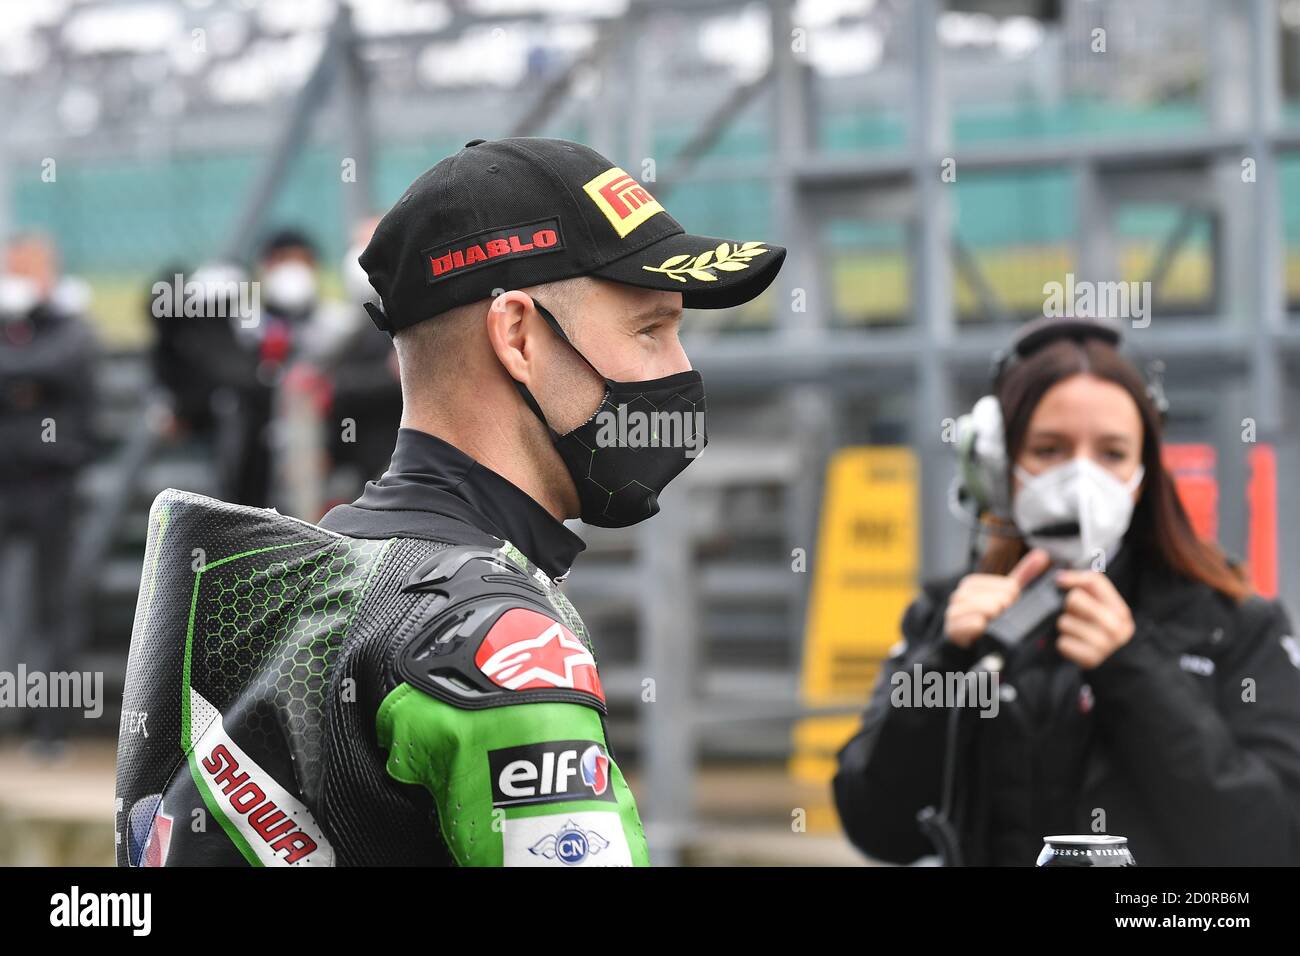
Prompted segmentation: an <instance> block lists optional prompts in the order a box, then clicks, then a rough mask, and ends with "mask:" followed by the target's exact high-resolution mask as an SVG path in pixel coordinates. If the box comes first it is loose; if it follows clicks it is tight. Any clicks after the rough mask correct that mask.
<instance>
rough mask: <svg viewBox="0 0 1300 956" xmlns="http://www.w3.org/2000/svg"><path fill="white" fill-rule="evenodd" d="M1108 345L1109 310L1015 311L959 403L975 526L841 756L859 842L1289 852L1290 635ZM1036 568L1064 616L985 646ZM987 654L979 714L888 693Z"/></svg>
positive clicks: (1190, 861)
mask: <svg viewBox="0 0 1300 956" xmlns="http://www.w3.org/2000/svg"><path fill="white" fill-rule="evenodd" d="M1117 345H1118V334H1117V332H1116V331H1115V330H1114V328H1113V327H1109V326H1106V325H1104V324H1100V323H1091V322H1086V321H1082V320H1078V321H1063V320H1039V321H1038V322H1035V323H1031V324H1030V325H1028V326H1027V327H1026V328H1025V329H1023V330H1022V331H1021V333H1020V334H1019V335H1018V336H1017V338H1016V340H1015V343H1014V345H1013V347H1012V349H1011V352H1010V358H1009V360H1008V361H1007V362H1006V363H1005V364H1004V365H1003V367H1002V370H1001V371H1000V373H999V375H998V378H997V381H996V383H995V386H994V395H993V396H991V397H988V398H986V399H984V400H982V401H981V403H980V404H978V405H977V406H976V409H975V412H974V413H973V416H972V420H978V424H977V425H976V426H975V427H974V436H975V438H974V441H973V443H972V447H973V448H974V450H975V451H974V454H975V455H976V459H977V460H976V465H977V467H978V469H979V470H978V472H977V474H978V476H979V478H978V480H976V479H971V480H970V482H968V483H969V484H972V485H978V484H980V483H981V482H982V483H983V484H984V485H985V486H986V487H985V489H984V491H983V492H982V493H981V494H978V495H977V500H980V501H981V503H982V504H983V505H984V510H985V514H984V519H985V522H986V525H985V527H986V528H988V529H991V530H992V531H993V532H994V535H993V537H992V539H991V543H990V544H989V545H988V547H987V549H986V550H985V553H984V554H983V556H982V558H981V559H980V560H979V561H978V563H977V566H975V567H974V568H972V569H971V570H970V571H969V573H966V574H963V575H960V576H957V577H953V578H951V579H948V580H946V581H942V582H938V583H935V584H932V585H929V586H927V587H926V588H925V589H924V591H923V593H922V594H921V595H920V596H919V597H918V598H917V599H916V601H915V602H914V603H913V604H912V605H911V606H910V607H909V608H908V610H907V612H906V614H905V616H904V618H903V622H902V630H903V642H902V645H901V647H900V648H898V649H897V650H896V651H895V652H894V654H893V656H891V657H890V659H889V660H888V661H886V662H885V664H884V666H883V672H882V675H881V679H880V681H879V683H878V684H877V686H876V689H875V691H874V692H873V695H872V698H871V702H870V705H869V706H868V708H867V711H866V715H865V717H864V720H863V723H862V728H861V730H860V731H859V733H858V734H857V735H856V736H854V737H853V739H852V740H850V741H849V742H848V743H847V744H846V745H845V746H844V748H843V749H842V750H841V751H840V753H839V757H838V759H839V770H838V773H837V774H836V776H835V780H834V796H835V801H836V804H837V807H838V810H839V813H840V817H841V820H842V821H843V824H844V828H845V830H846V831H847V833H848V836H849V837H850V839H851V840H852V841H853V843H854V844H855V845H856V846H857V847H858V848H859V849H861V850H862V851H863V852H864V853H866V854H868V855H869V856H871V857H874V858H877V859H880V860H884V861H889V862H896V863H909V862H913V861H916V860H918V859H919V858H921V857H924V856H927V855H929V854H932V853H933V852H934V851H935V849H936V847H938V848H939V849H940V851H941V852H940V855H941V857H943V858H945V860H946V862H949V863H954V862H964V863H966V864H975V865H989V864H992V865H1013V866H1027V865H1030V864H1032V863H1033V861H1034V860H1035V858H1036V857H1037V855H1038V853H1039V851H1040V850H1041V849H1042V846H1043V838H1044V837H1045V836H1047V835H1050V834H1090V833H1103V832H1104V833H1112V834H1119V835H1123V836H1126V837H1127V838H1128V841H1129V847H1130V849H1131V851H1132V853H1133V856H1134V858H1135V859H1136V861H1137V864H1138V865H1139V866H1145V865H1162V864H1180V865H1233V864H1286V865H1297V864H1300V646H1297V643H1296V638H1295V637H1294V631H1293V629H1292V626H1291V624H1290V622H1289V620H1288V618H1287V615H1286V613H1285V611H1284V610H1283V608H1282V607H1281V606H1280V605H1279V604H1278V603H1276V602H1273V601H1268V600H1265V599H1263V598H1261V597H1259V596H1256V595H1253V594H1252V593H1251V589H1250V587H1249V586H1248V584H1247V583H1246V580H1245V577H1244V575H1243V574H1242V571H1241V569H1240V568H1239V567H1237V566H1236V565H1235V564H1234V563H1232V562H1230V561H1229V560H1228V559H1227V558H1226V557H1225V556H1224V554H1223V552H1222V551H1220V549H1219V548H1218V547H1217V546H1216V545H1215V544H1214V543H1212V542H1209V541H1205V540H1202V539H1200V538H1198V537H1197V536H1196V534H1195V533H1194V531H1193V529H1192V526H1191V524H1190V522H1189V520H1188V517H1187V514H1186V513H1185V511H1184V509H1183V506H1182V504H1181V503H1180V501H1179V499H1178V496H1177V493H1176V490H1175V487H1174V483H1173V480H1172V478H1171V477H1170V474H1169V472H1168V471H1166V469H1165V466H1164V465H1163V464H1162V460H1161V427H1162V422H1161V415H1160V413H1159V411H1158V410H1157V406H1156V404H1155V403H1154V402H1153V394H1154V393H1149V390H1148V387H1147V385H1146V383H1145V382H1144V381H1143V377H1142V375H1141V374H1140V373H1139V372H1138V370H1137V369H1136V368H1135V367H1134V366H1133V365H1132V364H1131V363H1130V362H1129V361H1128V360H1126V359H1125V358H1123V357H1122V356H1121V355H1120V353H1119V352H1118V351H1117ZM1004 423H1005V424H1004ZM1044 573H1046V574H1050V575H1054V577H1055V586H1056V588H1058V589H1059V592H1060V593H1062V594H1063V595H1064V605H1063V607H1062V608H1060V611H1059V613H1052V614H1051V616H1049V617H1047V619H1046V620H1045V621H1044V622H1043V624H1042V625H1041V626H1040V627H1039V628H1038V629H1037V630H1035V631H1033V632H1031V633H1030V634H1029V635H1028V636H1027V637H1025V638H1024V640H1022V641H1021V642H1020V643H1018V644H1016V645H1014V646H1012V647H1009V648H1008V647H1006V646H1003V645H998V644H995V643H993V642H992V639H991V638H990V637H989V636H987V635H986V630H987V629H988V627H989V624H990V622H991V621H993V620H994V619H995V618H997V617H998V615H999V614H1001V613H1002V612H1003V611H1005V610H1006V609H1007V608H1009V607H1011V606H1012V605H1013V604H1014V603H1015V602H1016V601H1017V599H1018V598H1019V597H1020V596H1021V595H1022V593H1023V592H1024V590H1025V589H1026V587H1027V586H1028V585H1029V584H1030V583H1031V582H1032V581H1034V579H1036V578H1038V577H1039V576H1040V575H1042V574H1044ZM991 654H992V655H996V656H993V657H989V656H986V655H991ZM980 663H982V664H983V669H984V670H989V671H992V672H994V673H997V672H998V671H999V670H1000V684H1001V686H1000V687H999V688H998V698H999V701H998V703H999V707H998V708H997V710H996V711H994V712H993V713H992V715H991V717H990V719H984V718H985V716H986V715H985V714H978V715H977V714H965V713H963V711H964V710H967V709H969V708H962V707H960V706H958V707H952V706H951V704H949V705H948V706H909V704H908V701H907V696H910V695H905V696H904V697H901V698H895V697H894V691H895V690H896V688H898V687H900V686H903V681H904V680H906V679H911V678H913V677H914V676H915V675H918V674H922V675H927V676H928V675H931V674H935V673H937V674H938V675H939V676H940V677H942V676H943V675H947V674H951V673H960V672H966V671H970V670H971V669H972V668H976V667H977V664H980ZM945 703H947V702H945ZM946 782H947V783H946ZM935 808H940V809H939V811H938V812H937V813H936V810H935ZM922 816H923V817H924V819H925V820H926V823H925V824H924V825H923V824H922V823H921V822H919V819H920V818H921V817H922ZM932 841H933V842H932Z"/></svg>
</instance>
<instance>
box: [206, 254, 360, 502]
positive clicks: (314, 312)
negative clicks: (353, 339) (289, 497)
mask: <svg viewBox="0 0 1300 956" xmlns="http://www.w3.org/2000/svg"><path fill="white" fill-rule="evenodd" d="M254 276H255V278H256V280H257V282H258V290H259V291H258V296H257V298H256V301H257V310H256V314H255V315H254V316H253V317H252V318H251V320H250V321H248V322H240V323H239V326H238V328H237V332H238V334H239V337H240V340H241V342H242V343H243V344H244V345H245V347H247V348H249V349H251V350H252V351H253V353H254V354H255V355H256V362H255V374H254V384H253V386H252V388H251V389H250V390H249V391H248V392H247V393H245V394H242V395H241V401H240V404H239V409H238V413H237V422H238V427H237V437H236V439H235V441H234V446H235V448H236V449H237V450H236V451H235V453H234V461H235V462H236V465H235V468H234V477H233V482H232V488H233V492H232V500H233V501H234V502H236V503H238V504H247V505H255V506H266V505H269V504H271V503H272V502H273V500H274V499H275V497H276V491H275V486H276V484H277V483H278V482H282V481H283V475H284V467H283V466H284V465H285V462H284V459H285V458H286V457H288V458H296V459H302V458H305V457H307V456H305V455H302V454H300V453H298V451H299V450H298V449H295V448H294V447H293V443H292V442H291V441H290V442H289V443H288V445H289V447H283V443H280V442H278V441H277V436H276V434H274V428H273V426H274V424H275V420H276V419H277V418H283V417H284V413H283V410H282V409H279V408H278V406H279V404H280V398H281V389H282V387H286V386H287V387H288V388H290V389H291V390H293V391H294V392H295V393H308V394H309V395H311V396H312V402H313V404H314V405H316V406H320V405H324V404H328V401H329V384H328V381H327V380H326V379H325V378H324V377H323V376H321V375H320V374H319V373H318V368H319V366H320V364H321V363H322V361H323V360H324V357H325V356H328V355H332V354H334V353H335V350H337V348H338V343H339V341H340V340H341V339H342V338H343V332H342V330H341V328H342V325H343V323H342V322H341V321H340V320H339V316H338V310H337V309H331V308H330V307H329V305H328V304H326V303H322V301H321V295H320V291H321V290H320V256H319V253H318V251H317V247H316V244H315V243H314V242H313V241H312V240H311V239H310V238H308V236H307V235H306V234H305V233H303V232H301V231H299V230H297V229H292V228H286V229H280V230H277V231H275V232H273V233H271V234H270V235H269V236H268V237H267V238H266V240H265V241H264V242H263V243H262V245H261V248H260V250H259V252H258V256H257V263H256V266H255V268H254ZM291 370H293V372H294V377H293V379H289V375H290V372H291ZM299 431H301V429H299ZM282 434H283V433H282ZM292 437H294V436H293V435H292V434H290V435H289V438H292ZM312 464H314V462H313V463H312ZM304 517H315V515H304Z"/></svg>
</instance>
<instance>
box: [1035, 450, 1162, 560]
mask: <svg viewBox="0 0 1300 956" xmlns="http://www.w3.org/2000/svg"><path fill="white" fill-rule="evenodd" d="M1143 474H1144V468H1143V467H1142V465H1138V468H1137V471H1135V472H1134V473H1133V477H1132V478H1130V479H1129V480H1128V481H1127V482H1124V481H1120V480H1119V479H1118V478H1116V477H1115V476H1114V475H1112V474H1111V473H1110V472H1108V471H1107V470H1106V469H1105V468H1102V467H1101V466H1100V465H1098V464H1097V463H1096V462H1094V461H1093V460H1092V459H1091V458H1082V457H1080V458H1073V459H1071V460H1070V461H1067V462H1065V463H1064V464H1060V465H1056V466H1055V467H1052V468H1049V469H1047V470H1046V471H1044V472H1041V473H1039V474H1037V475H1031V474H1030V473H1029V472H1027V471H1025V469H1023V468H1021V467H1020V466H1019V465H1017V466H1016V477H1017V478H1019V479H1020V482H1021V486H1020V490H1019V491H1018V492H1016V496H1015V501H1014V502H1013V503H1012V517H1013V519H1014V520H1015V523H1016V527H1017V528H1019V529H1020V533H1021V534H1022V535H1023V536H1024V538H1025V541H1026V542H1028V544H1029V545H1030V546H1031V547H1036V548H1042V549H1043V550H1044V551H1046V552H1047V553H1048V554H1049V555H1051V557H1052V560H1053V561H1054V562H1056V563H1057V564H1058V565H1064V566H1066V567H1071V568H1087V567H1089V566H1090V565H1092V563H1093V562H1094V561H1096V560H1097V559H1098V558H1103V559H1109V558H1110V556H1111V555H1112V554H1113V553H1114V551H1115V548H1116V547H1117V546H1118V545H1119V542H1120V539H1122V538H1123V537H1124V532H1125V531H1127V530H1128V526H1129V521H1130V520H1131V519H1132V517H1133V490H1134V489H1135V488H1137V486H1138V485H1139V484H1140V483H1141V481H1142V476H1143ZM1071 524H1074V525H1078V533H1077V534H1059V533H1058V534H1043V533H1040V532H1045V531H1048V530H1050V529H1054V528H1057V529H1059V528H1060V527H1061V526H1064V525H1071Z"/></svg>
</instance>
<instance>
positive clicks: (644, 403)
mask: <svg viewBox="0 0 1300 956" xmlns="http://www.w3.org/2000/svg"><path fill="white" fill-rule="evenodd" d="M533 305H534V306H536V308H537V311H538V313H539V314H540V315H541V316H542V318H543V319H545V320H546V324H547V325H549V326H550V327H551V329H552V330H554V332H555V334H556V335H558V336H559V337H560V338H561V339H563V340H564V341H565V342H566V343H568V345H569V348H571V349H573V350H574V351H575V352H577V354H578V357H579V358H581V359H582V360H583V361H584V362H587V364H588V365H590V366H591V368H592V369H593V370H595V371H596V374H597V375H600V372H599V370H597V369H596V366H594V365H591V363H590V362H588V361H587V357H586V356H585V355H583V354H582V353H581V352H578V350H577V348H576V347H575V346H574V345H573V343H572V342H570V341H569V337H568V336H567V335H565V334H564V330H563V329H562V328H560V323H559V322H557V321H556V320H555V316H553V315H551V313H550V312H548V311H547V310H546V309H545V308H544V307H543V306H541V305H540V304H538V303H537V302H534V303H533ZM600 377H601V378H603V379H605V397H604V398H603V399H601V402H600V405H599V406H598V407H597V408H596V411H595V412H593V413H592V416H591V418H589V419H587V421H585V422H583V423H582V424H581V425H579V426H578V427H577V428H575V429H574V430H573V431H571V432H568V433H567V434H564V435H560V434H558V433H557V432H556V431H555V430H554V429H552V428H551V426H550V424H549V423H548V422H547V421H546V416H545V415H543V414H542V409H541V406H539V405H538V404H537V400H536V399H535V398H533V396H532V393H531V392H529V391H528V387H527V386H526V385H524V383H523V382H519V381H516V382H515V386H516V387H517V388H518V389H519V394H520V395H522V396H523V399H524V401H525V402H526V403H527V404H528V407H529V408H531V409H532V410H533V413H534V414H535V415H536V416H537V417H538V418H539V419H541V421H542V424H544V425H546V427H547V430H548V431H550V433H551V440H552V441H554V442H555V448H556V450H557V451H559V453H560V458H561V459H562V460H563V461H564V465H565V468H566V469H567V470H568V472H569V475H570V476H571V477H572V478H573V484H574V487H576V488H577V489H578V502H579V505H580V512H579V516H580V517H581V518H582V520H583V521H585V522H586V523H587V524H590V525H596V526H597V527H600V528H625V527H627V526H628V525H633V524H636V523H637V522H639V521H644V520H645V519H646V518H649V517H651V516H652V515H655V514H657V513H658V512H659V493H660V492H661V491H663V490H664V488H665V487H666V486H667V484H668V482H670V481H672V480H673V479H674V478H676V477H677V476H678V475H679V474H681V473H682V471H683V470H684V469H685V468H686V466H687V465H689V464H690V463H691V461H692V460H693V459H694V458H695V456H696V455H698V454H699V453H700V452H701V451H703V449H704V446H705V445H706V444H707V443H708V436H707V434H706V432H705V427H704V382H703V380H702V379H701V378H700V373H699V372H696V371H694V370H691V371H688V372H678V373H677V374H676V375H669V376H667V377H665V378H656V379H651V380H650V381H646V382H615V381H613V380H612V379H608V378H605V376H603V375H601V376H600Z"/></svg>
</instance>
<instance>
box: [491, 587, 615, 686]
mask: <svg viewBox="0 0 1300 956" xmlns="http://www.w3.org/2000/svg"><path fill="white" fill-rule="evenodd" d="M474 663H475V664H477V665H478V668H479V670H481V671H482V672H483V673H484V675H486V676H487V678H488V679H489V680H491V681H492V682H493V683H494V684H496V685H498V686H499V687H504V688H506V689H507V690H538V689H546V688H552V687H563V688H568V689H572V690H581V691H586V692H587V693H588V694H592V695H593V696H595V697H597V698H599V699H600V700H601V701H602V702H603V701H604V700H605V692H604V690H603V689H602V688H601V686H600V675H599V674H598V673H596V660H595V658H593V657H592V656H591V652H590V651H589V650H587V646H586V645H585V644H583V643H582V641H580V640H578V638H577V637H575V636H574V634H573V632H572V631H570V630H569V629H568V628H567V627H565V626H564V625H563V624H561V623H560V622H559V621H557V620H555V619H554V618H551V617H547V616H546V615H545V614H541V613H539V612H537V611H531V610H529V609H528V608H522V607H515V608H511V609H510V610H508V611H506V613H504V614H502V615H501V617H499V618H498V619H497V622H496V623H495V624H493V625H492V629H491V630H490V631H488V633H487V636H486V637H484V638H483V643H482V644H480V645H479V648H478V653H476V654H475V655H474Z"/></svg>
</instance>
